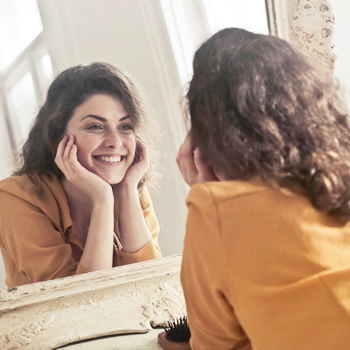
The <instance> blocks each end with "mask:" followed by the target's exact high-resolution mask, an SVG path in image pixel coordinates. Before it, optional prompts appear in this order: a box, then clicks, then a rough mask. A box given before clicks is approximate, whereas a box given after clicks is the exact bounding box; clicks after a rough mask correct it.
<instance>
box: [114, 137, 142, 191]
mask: <svg viewBox="0 0 350 350" xmlns="http://www.w3.org/2000/svg"><path fill="white" fill-rule="evenodd" d="M148 167H149V159H148V153H147V146H146V144H145V143H144V141H143V140H142V139H141V138H140V137H139V136H136V151H135V158H134V162H133V163H132V164H131V165H130V167H129V169H128V170H127V172H126V174H125V176H124V178H123V180H122V181H121V182H120V183H119V184H116V185H114V186H113V189H116V188H119V187H122V186H130V187H134V188H137V185H138V183H139V182H140V180H141V179H142V177H143V176H144V174H145V172H146V170H147V168H148Z"/></svg>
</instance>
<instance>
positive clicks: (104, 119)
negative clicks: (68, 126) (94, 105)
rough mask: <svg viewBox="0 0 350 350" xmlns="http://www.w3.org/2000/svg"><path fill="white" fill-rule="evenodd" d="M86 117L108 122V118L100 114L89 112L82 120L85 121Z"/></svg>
mask: <svg viewBox="0 0 350 350" xmlns="http://www.w3.org/2000/svg"><path fill="white" fill-rule="evenodd" d="M86 118H94V119H97V120H99V121H101V122H106V121H107V119H106V118H103V117H100V116H98V115H95V114H88V115H86V116H84V117H83V118H81V119H80V121H83V120H84V119H86Z"/></svg>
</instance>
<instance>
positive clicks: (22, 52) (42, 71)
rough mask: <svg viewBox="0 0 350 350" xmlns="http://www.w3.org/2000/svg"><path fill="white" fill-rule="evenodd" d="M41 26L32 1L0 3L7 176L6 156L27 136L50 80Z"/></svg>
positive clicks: (2, 154) (0, 94)
mask: <svg viewBox="0 0 350 350" xmlns="http://www.w3.org/2000/svg"><path fill="white" fill-rule="evenodd" d="M42 31H43V25H42V22H41V18H40V13H39V9H38V4H37V2H36V0H1V2H0V108H1V111H0V123H1V125H2V126H3V128H2V129H1V132H2V135H1V139H2V140H3V141H2V142H7V143H6V145H2V146H3V147H2V148H1V149H0V158H1V159H5V160H7V162H6V163H5V165H4V164H3V167H4V168H5V169H7V173H6V174H2V173H1V174H0V176H1V178H2V177H5V176H7V175H9V173H10V172H11V168H12V162H11V160H10V158H11V157H9V154H8V153H9V150H11V151H10V153H14V152H16V151H17V150H18V149H19V148H20V147H21V145H22V143H23V141H24V140H25V139H26V137H27V135H28V131H29V128H30V126H31V123H32V121H33V119H34V116H35V113H36V108H37V105H38V103H39V102H40V100H41V92H42V91H44V90H45V89H46V87H47V85H48V83H49V81H50V80H51V79H52V76H53V69H52V64H51V59H50V56H49V54H48V52H47V49H46V47H45V45H44V40H43V36H42Z"/></svg>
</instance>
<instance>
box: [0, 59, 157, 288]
mask: <svg viewBox="0 0 350 350" xmlns="http://www.w3.org/2000/svg"><path fill="white" fill-rule="evenodd" d="M144 119H145V113H144V110H143V107H142V103H141V100H140V97H139V94H138V92H137V90H136V88H135V86H134V84H133V83H132V82H131V81H130V80H129V79H128V78H127V77H126V76H125V75H124V74H123V73H122V72H121V71H120V70H118V69H117V68H115V67H113V66H111V65H108V64H104V63H93V64H90V65H87V66H83V65H79V66H76V67H72V68H69V69H67V70H65V71H63V72H62V73H61V74H59V75H58V76H57V78H56V79H55V80H54V81H53V83H52V84H51V86H50V88H49V91H48V95H47V99H46V102H45V103H44V105H43V106H42V107H41V109H40V111H39V113H38V115H37V117H36V120H35V122H34V125H33V127H32V130H31V131H30V134H29V137H28V140H27V141H26V143H25V144H24V146H23V152H22V158H23V164H22V167H21V168H20V169H19V170H18V171H17V172H16V173H15V174H14V176H12V177H9V178H7V179H5V180H3V181H1V182H0V245H1V251H2V255H3V259H4V264H5V270H6V283H7V285H8V287H9V288H12V287H15V286H18V285H22V284H27V283H33V282H38V281H45V280H50V279H55V278H60V277H65V276H71V275H75V274H80V273H84V272H88V271H96V270H101V269H107V268H111V267H113V266H119V265H124V264H130V263H133V262H138V261H143V260H147V259H154V258H158V257H160V250H159V247H158V243H157V236H158V232H159V225H158V221H157V219H156V216H155V213H154V210H153V206H152V202H151V199H150V197H149V194H148V191H147V188H146V186H144V183H145V180H146V179H147V177H148V175H147V172H148V169H149V159H148V153H147V147H146V145H145V143H144V141H143V140H142V139H141V137H140V136H138V133H139V131H140V129H141V127H143V126H144V122H145V120H144Z"/></svg>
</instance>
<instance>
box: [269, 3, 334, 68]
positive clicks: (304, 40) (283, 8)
mask: <svg viewBox="0 0 350 350" xmlns="http://www.w3.org/2000/svg"><path fill="white" fill-rule="evenodd" d="M266 5H267V8H268V17H269V24H270V32H271V34H272V35H276V36H278V37H280V38H283V39H286V40H287V41H290V42H293V43H294V44H296V45H297V46H299V47H300V48H301V49H302V50H304V51H305V52H307V53H309V54H310V56H311V57H312V58H313V59H314V60H316V61H317V62H318V63H319V64H322V65H323V66H325V67H327V68H329V69H333V68H334V61H335V55H334V52H333V48H334V43H333V37H334V28H335V19H334V14H333V10H332V7H331V2H330V1H329V0H266Z"/></svg>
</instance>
